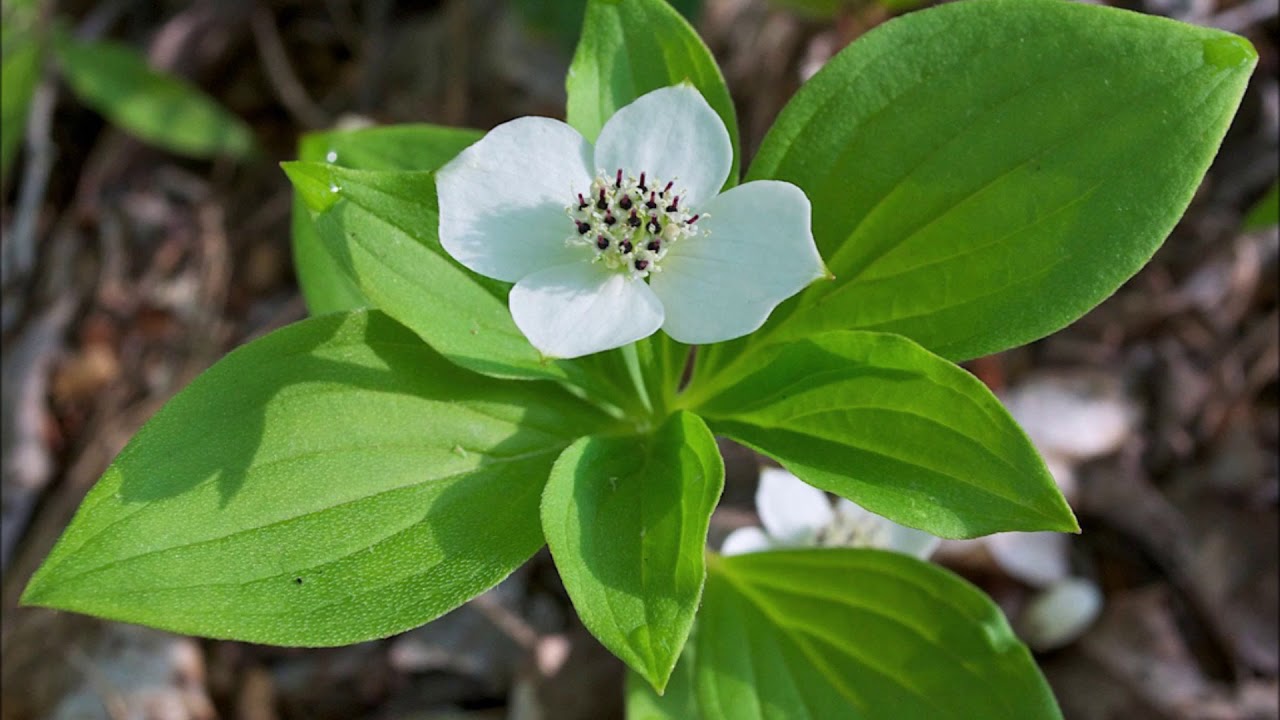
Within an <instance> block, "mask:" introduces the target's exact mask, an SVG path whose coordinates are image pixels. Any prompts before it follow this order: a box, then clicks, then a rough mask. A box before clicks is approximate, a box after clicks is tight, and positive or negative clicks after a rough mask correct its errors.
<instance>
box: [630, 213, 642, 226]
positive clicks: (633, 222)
mask: <svg viewBox="0 0 1280 720" xmlns="http://www.w3.org/2000/svg"><path fill="white" fill-rule="evenodd" d="M640 222H641V221H640V216H639V215H637V214H636V211H635V210H632V211H631V215H630V217H628V218H627V224H628V225H630V226H631V227H640Z"/></svg>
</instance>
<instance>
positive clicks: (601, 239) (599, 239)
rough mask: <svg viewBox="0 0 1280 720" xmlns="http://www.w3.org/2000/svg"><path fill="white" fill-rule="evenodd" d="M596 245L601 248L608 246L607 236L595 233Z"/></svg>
mask: <svg viewBox="0 0 1280 720" xmlns="http://www.w3.org/2000/svg"><path fill="white" fill-rule="evenodd" d="M596 247H598V248H600V249H601V250H604V249H605V248H607V247H609V238H607V237H605V236H603V235H597V236H596Z"/></svg>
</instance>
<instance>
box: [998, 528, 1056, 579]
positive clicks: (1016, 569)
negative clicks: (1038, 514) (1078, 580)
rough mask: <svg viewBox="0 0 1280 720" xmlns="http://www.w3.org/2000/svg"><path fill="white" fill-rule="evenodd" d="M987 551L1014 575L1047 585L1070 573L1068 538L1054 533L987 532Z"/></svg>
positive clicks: (1001, 566)
mask: <svg viewBox="0 0 1280 720" xmlns="http://www.w3.org/2000/svg"><path fill="white" fill-rule="evenodd" d="M985 540H986V543H987V552H989V553H991V557H992V559H994V560H995V561H996V564H997V565H999V566H1000V569H1001V570H1004V571H1005V572H1006V573H1008V574H1009V575H1010V576H1011V577H1014V578H1017V579H1018V580H1021V581H1022V582H1024V583H1027V584H1028V585H1034V586H1036V587H1046V586H1048V585H1052V584H1053V583H1055V582H1058V581H1060V580H1063V579H1065V578H1066V577H1067V576H1068V575H1069V574H1070V568H1069V567H1068V562H1067V552H1068V538H1067V536H1066V535H1064V534H1062V533H1055V532H1004V533H996V534H994V535H988V536H987V537H986V538H985Z"/></svg>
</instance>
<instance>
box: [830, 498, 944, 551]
mask: <svg viewBox="0 0 1280 720" xmlns="http://www.w3.org/2000/svg"><path fill="white" fill-rule="evenodd" d="M836 515H837V516H839V517H840V522H843V523H846V524H853V523H874V525H875V529H874V531H873V532H870V533H867V535H868V536H869V537H872V538H875V540H876V547H878V548H880V549H882V550H893V551H894V552H900V553H902V554H904V555H912V556H915V557H918V558H920V559H921V560H928V559H929V556H930V555H932V554H933V551H934V550H936V549H938V545H939V544H940V543H941V542H942V538H940V537H938V536H937V535H930V534H929V533H927V532H925V531H923V530H916V529H915V528H909V527H907V526H906V525H899V524H898V523H896V522H894V521H892V520H890V519H889V518H887V517H884V516H883V515H877V514H875V513H873V512H871V511H870V510H868V509H866V508H864V507H862V506H861V505H859V504H857V503H855V502H853V501H852V500H849V499H848V498H839V499H837V500H836Z"/></svg>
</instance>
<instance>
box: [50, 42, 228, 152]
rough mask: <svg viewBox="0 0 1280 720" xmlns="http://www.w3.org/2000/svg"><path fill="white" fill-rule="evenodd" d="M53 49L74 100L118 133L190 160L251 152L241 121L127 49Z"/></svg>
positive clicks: (68, 45)
mask: <svg viewBox="0 0 1280 720" xmlns="http://www.w3.org/2000/svg"><path fill="white" fill-rule="evenodd" d="M55 48H56V50H57V54H58V60H59V61H60V62H61V64H62V69H63V71H64V74H65V76H66V78H67V83H68V84H70V85H71V89H72V90H73V91H74V92H75V94H76V96H77V97H79V98H80V99H81V100H82V101H83V102H84V103H85V104H86V105H88V106H90V107H92V108H93V109H95V110H97V111H98V112H100V113H102V114H103V115H105V116H106V117H107V119H108V120H110V121H111V122H112V123H113V124H115V125H117V126H119V127H120V128H121V129H123V130H125V131H127V132H129V133H132V134H133V135H136V136H138V137H139V138H141V139H143V140H145V141H147V142H149V143H152V144H154V145H158V146H160V147H162V148H165V149H166V150H171V151H173V152H176V153H180V154H183V155H189V156H192V157H209V156H213V155H223V154H225V155H231V156H235V157H244V156H247V155H249V154H250V153H251V152H252V151H253V134H252V132H251V131H250V130H249V127H248V126H247V125H245V123H244V121H242V120H240V119H239V118H238V117H236V116H235V115H232V114H231V113H230V112H228V111H227V110H226V109H224V108H223V107H222V106H221V105H219V104H218V103H217V102H216V101H214V100H213V99H212V98H210V97H208V96H207V95H205V94H204V93H202V92H200V91H199V90H198V89H196V88H195V87H193V86H191V85H190V84H188V83H187V82H185V81H183V80H180V79H178V78H176V77H174V76H172V75H167V74H164V73H161V72H158V71H156V70H152V69H151V68H150V67H148V66H147V61H146V59H145V58H143V57H142V56H140V55H138V54H137V53H136V52H135V51H134V50H133V49H132V48H130V47H128V46H126V45H121V44H118V43H113V42H105V41H104V42H84V41H80V40H75V39H72V38H70V37H62V38H59V39H58V41H57V42H56V43H55Z"/></svg>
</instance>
